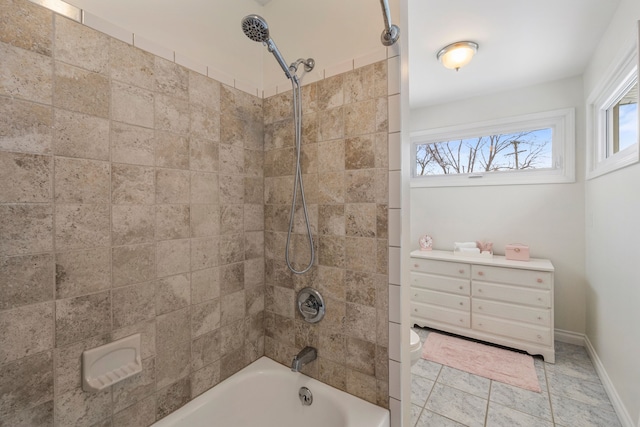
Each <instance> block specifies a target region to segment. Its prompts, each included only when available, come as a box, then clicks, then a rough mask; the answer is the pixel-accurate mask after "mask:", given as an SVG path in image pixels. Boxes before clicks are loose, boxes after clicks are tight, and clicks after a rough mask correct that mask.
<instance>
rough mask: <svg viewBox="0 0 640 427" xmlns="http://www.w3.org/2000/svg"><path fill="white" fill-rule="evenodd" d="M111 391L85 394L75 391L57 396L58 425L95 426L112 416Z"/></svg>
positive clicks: (56, 415) (56, 416)
mask: <svg viewBox="0 0 640 427" xmlns="http://www.w3.org/2000/svg"><path fill="white" fill-rule="evenodd" d="M111 411H112V403H111V389H107V390H104V391H101V392H98V393H85V392H84V391H83V390H82V389H74V390H71V391H68V392H66V393H62V394H61V395H58V394H56V396H55V413H54V414H55V423H56V425H63V426H70V425H88V426H90V425H94V424H96V423H98V422H100V421H102V420H104V419H106V418H108V417H109V416H111Z"/></svg>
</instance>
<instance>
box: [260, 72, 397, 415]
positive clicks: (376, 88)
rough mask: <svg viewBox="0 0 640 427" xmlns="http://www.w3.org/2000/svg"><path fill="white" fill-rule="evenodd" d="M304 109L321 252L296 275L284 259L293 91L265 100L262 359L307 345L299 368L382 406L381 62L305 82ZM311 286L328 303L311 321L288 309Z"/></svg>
mask: <svg viewBox="0 0 640 427" xmlns="http://www.w3.org/2000/svg"><path fill="white" fill-rule="evenodd" d="M302 105H303V127H304V128H303V140H302V159H301V163H302V169H303V172H304V177H303V178H304V190H305V196H306V201H307V204H308V207H309V218H310V222H311V230H312V233H313V241H314V245H315V251H316V257H317V258H316V262H315V264H314V266H313V267H312V269H311V270H310V271H309V272H308V273H305V274H303V275H295V274H292V273H290V272H289V271H288V270H287V267H286V265H285V261H284V257H283V254H284V251H285V245H286V235H287V229H288V222H289V212H290V203H291V196H292V192H293V180H294V174H295V149H294V135H293V124H292V120H293V119H292V117H291V92H288V93H284V94H279V95H276V96H273V97H270V98H268V99H265V104H264V116H265V144H264V149H265V163H264V176H265V206H264V209H265V258H266V267H265V283H266V293H265V328H266V329H265V331H266V336H265V354H266V355H267V356H269V357H271V358H273V359H275V360H277V361H279V362H281V363H283V364H287V365H288V364H290V363H291V356H292V355H294V354H296V353H297V352H298V351H299V350H300V349H302V348H303V347H304V346H307V345H310V346H314V347H316V348H317V349H318V360H317V361H316V362H314V363H312V364H310V365H308V366H307V367H306V368H305V369H304V370H303V372H305V373H307V374H308V375H310V376H312V377H315V378H318V379H320V380H321V381H323V382H325V383H328V384H330V385H332V386H334V387H336V388H339V389H341V390H345V391H347V392H349V393H351V394H354V395H356V396H358V397H360V398H363V399H365V400H368V401H370V402H372V403H375V404H378V405H380V406H383V407H388V400H389V385H388V384H389V375H388V372H389V364H388V342H389V324H388V320H389V319H388V301H389V281H388V268H387V264H388V250H387V248H388V231H387V223H388V218H387V212H388V120H387V61H386V60H385V61H381V62H377V63H375V64H371V65H368V66H365V67H361V68H358V69H355V70H353V71H350V72H347V73H344V74H340V75H337V76H334V77H330V78H328V79H325V80H321V81H319V82H317V83H312V84H310V85H307V86H304V87H303V103H302ZM300 198H301V197H298V200H300ZM298 205H299V206H298V208H297V209H296V221H295V232H296V234H295V235H294V237H293V238H292V244H291V248H292V251H291V253H292V259H293V261H294V264H295V266H296V268H297V269H298V270H300V269H302V268H304V267H305V266H306V265H307V263H308V260H309V256H310V251H309V244H308V241H307V237H306V228H305V225H304V220H303V214H302V209H301V208H300V203H298ZM306 286H312V287H314V288H316V289H318V290H319V291H320V293H321V294H322V295H323V297H324V299H325V302H326V306H327V314H326V317H325V319H324V320H322V321H321V322H319V323H317V324H308V323H306V322H305V321H304V320H303V319H302V317H301V316H300V314H299V313H298V312H297V310H294V305H293V304H292V301H295V295H296V293H297V292H298V291H299V290H300V289H302V288H304V287H306Z"/></svg>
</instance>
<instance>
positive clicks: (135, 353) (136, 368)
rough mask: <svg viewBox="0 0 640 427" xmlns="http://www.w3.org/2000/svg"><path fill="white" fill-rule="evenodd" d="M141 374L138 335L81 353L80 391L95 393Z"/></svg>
mask: <svg viewBox="0 0 640 427" xmlns="http://www.w3.org/2000/svg"><path fill="white" fill-rule="evenodd" d="M140 372H142V359H141V358H140V334H135V335H131V336H128V337H126V338H122V339H120V340H118V341H113V342H111V343H109V344H105V345H102V346H100V347H96V348H92V349H90V350H85V351H83V352H82V389H83V390H84V391H89V392H97V391H100V390H104V389H105V388H107V387H109V386H112V385H113V384H115V383H117V382H120V381H122V380H124V379H127V378H129V377H131V376H133V375H136V374H137V373H140Z"/></svg>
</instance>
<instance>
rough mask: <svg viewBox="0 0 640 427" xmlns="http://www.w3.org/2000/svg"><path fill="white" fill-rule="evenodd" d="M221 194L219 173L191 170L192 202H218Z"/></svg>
mask: <svg viewBox="0 0 640 427" xmlns="http://www.w3.org/2000/svg"><path fill="white" fill-rule="evenodd" d="M219 194H220V189H219V187H218V174H214V173H206V172H191V203H192V204H194V203H197V204H217V203H218V197H219Z"/></svg>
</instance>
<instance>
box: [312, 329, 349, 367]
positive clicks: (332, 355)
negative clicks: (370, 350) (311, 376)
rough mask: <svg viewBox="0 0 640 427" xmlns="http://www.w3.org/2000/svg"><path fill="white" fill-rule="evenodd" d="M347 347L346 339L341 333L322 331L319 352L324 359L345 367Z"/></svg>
mask: <svg viewBox="0 0 640 427" xmlns="http://www.w3.org/2000/svg"><path fill="white" fill-rule="evenodd" d="M346 346H347V341H346V338H345V336H344V335H342V334H341V333H337V332H325V331H323V330H321V331H320V345H319V350H320V351H321V353H320V354H321V356H322V358H323V359H326V360H331V361H332V362H335V363H338V364H340V365H345V357H346V356H345V355H346Z"/></svg>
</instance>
